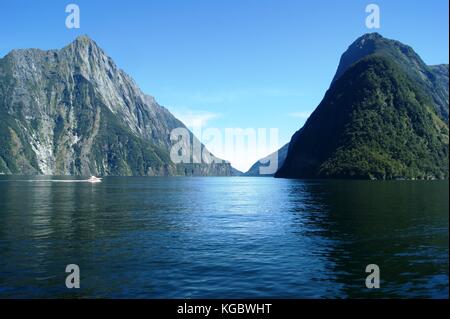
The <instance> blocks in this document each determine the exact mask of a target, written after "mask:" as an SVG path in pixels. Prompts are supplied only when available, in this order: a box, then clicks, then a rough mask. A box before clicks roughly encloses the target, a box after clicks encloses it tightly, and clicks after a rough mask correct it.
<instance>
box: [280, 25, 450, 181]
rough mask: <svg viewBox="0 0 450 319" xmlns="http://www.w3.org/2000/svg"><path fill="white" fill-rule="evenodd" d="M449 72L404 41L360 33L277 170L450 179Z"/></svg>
mask: <svg viewBox="0 0 450 319" xmlns="http://www.w3.org/2000/svg"><path fill="white" fill-rule="evenodd" d="M448 77H449V76H448V65H438V66H426V65H425V63H423V61H422V60H421V59H420V57H419V56H418V55H417V54H416V53H415V52H414V51H413V50H412V49H411V48H410V47H408V46H406V45H403V44H401V43H400V42H398V41H393V40H388V39H385V38H383V37H382V36H381V35H379V34H377V33H373V34H366V35H364V36H362V37H360V38H359V39H357V40H356V41H355V42H354V43H353V44H352V45H351V46H350V47H349V49H348V50H347V51H346V52H345V53H344V54H343V55H342V58H341V62H340V64H339V67H338V70H337V72H336V76H335V77H334V79H333V82H332V83H331V86H330V88H329V90H328V91H327V92H326V94H325V97H324V99H323V100H322V102H321V103H320V104H319V106H318V107H317V109H316V110H315V111H314V112H313V113H312V115H311V116H310V118H309V119H308V120H307V121H306V123H305V125H304V126H303V127H302V128H301V129H300V130H299V131H297V132H296V133H295V134H294V136H293V137H292V139H291V141H290V143H289V149H288V154H287V157H286V160H285V161H284V164H283V165H282V166H281V167H280V169H279V170H278V171H277V173H276V174H275V176H276V177H287V178H358V179H405V178H406V179H446V178H448V175H449V172H448V143H449V137H448Z"/></svg>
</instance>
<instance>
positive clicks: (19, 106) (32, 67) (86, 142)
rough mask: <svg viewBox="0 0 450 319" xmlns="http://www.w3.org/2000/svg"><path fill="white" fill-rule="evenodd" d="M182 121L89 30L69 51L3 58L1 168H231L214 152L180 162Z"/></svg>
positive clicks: (149, 171)
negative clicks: (176, 142) (176, 138)
mask: <svg viewBox="0 0 450 319" xmlns="http://www.w3.org/2000/svg"><path fill="white" fill-rule="evenodd" d="M175 128H184V129H186V127H185V125H184V124H183V123H182V122H180V121H179V120H178V119H176V118H175V117H174V116H173V115H172V114H171V113H170V112H169V111H168V110H167V109H166V108H164V107H162V106H160V105H159V104H158V103H157V102H156V101H155V99H154V98H153V97H151V96H149V95H145V94H144V93H142V91H141V90H140V89H139V88H138V86H137V85H136V83H135V82H134V81H133V79H131V78H130V77H129V76H128V75H127V74H126V73H125V72H123V71H122V70H120V69H119V68H118V67H117V66H116V65H115V63H114V62H113V61H112V59H111V58H110V57H108V56H107V55H106V54H105V52H104V51H103V50H102V49H101V48H100V47H98V45H97V44H96V43H95V42H94V41H93V40H91V39H90V38H89V37H87V36H81V37H78V38H77V39H76V40H75V41H74V42H73V43H71V44H70V45H68V46H66V47H64V48H62V49H61V50H49V51H42V50H38V49H25V50H14V51H12V52H10V53H9V54H7V55H6V56H5V57H4V58H2V59H0V173H5V174H45V175H103V176H108V175H140V176H147V175H230V174H231V172H232V168H231V166H230V164H229V163H225V162H224V163H212V159H216V161H218V160H219V159H217V158H215V157H213V156H212V157H211V158H212V159H210V160H208V161H206V162H203V163H202V162H201V161H200V156H198V155H194V156H193V158H192V163H197V164H178V165H177V164H174V163H173V162H172V161H171V159H170V149H171V147H172V145H173V142H172V141H171V140H170V133H171V131H172V130H173V129H175ZM189 137H190V139H191V143H192V144H193V143H199V142H198V140H197V139H196V138H195V136H193V134H192V133H190V132H189ZM192 144H191V145H192ZM182 145H183V149H185V150H187V147H188V146H189V145H188V144H187V142H186V143H182ZM203 147H204V146H203V145H202V148H203Z"/></svg>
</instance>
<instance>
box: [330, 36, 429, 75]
mask: <svg viewBox="0 0 450 319" xmlns="http://www.w3.org/2000/svg"><path fill="white" fill-rule="evenodd" d="M371 54H378V55H383V56H387V57H389V58H392V59H394V60H396V62H398V63H400V64H403V65H408V68H409V69H411V66H412V65H411V64H413V65H414V66H415V67H416V69H417V70H411V71H418V72H421V73H426V72H427V70H426V69H427V66H426V64H425V63H424V62H423V61H422V59H421V58H420V56H419V55H418V54H417V53H416V52H415V51H414V50H413V49H412V48H411V47H410V46H408V45H406V44H403V43H401V42H400V41H397V40H391V39H388V38H385V37H383V36H382V35H381V34H379V33H377V32H373V33H366V34H364V35H362V36H361V37H359V38H358V39H356V40H355V41H354V42H353V43H352V44H351V45H350V46H349V47H348V49H347V50H346V51H345V52H344V53H343V54H342V56H341V59H340V62H339V66H338V69H337V71H336V75H335V76H334V78H333V82H335V81H336V80H337V79H338V78H339V77H341V76H342V75H343V74H344V72H345V71H346V70H347V69H348V68H349V67H350V66H351V65H352V64H354V63H355V62H357V61H359V60H360V59H362V58H364V57H366V56H368V55H371Z"/></svg>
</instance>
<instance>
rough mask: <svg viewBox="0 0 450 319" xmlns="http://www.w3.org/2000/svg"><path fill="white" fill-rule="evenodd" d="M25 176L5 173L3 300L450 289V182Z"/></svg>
mask: <svg viewBox="0 0 450 319" xmlns="http://www.w3.org/2000/svg"><path fill="white" fill-rule="evenodd" d="M20 179H21V181H20ZM26 179H27V178H24V177H20V178H18V177H5V176H3V177H0V297H3V298H11V297H18V298H23V297H52V298H53V297H117V298H197V297H199V298H238V297H287V298H322V297H327V298H334V297H338V298H346V297H363V298H364V297H369V298H370V297H383V298H385V297H386V298H390V297H404V298H407V297H445V298H447V297H448V289H449V288H448V280H449V278H448V210H449V203H448V181H444V182H440V181H429V182H422V181H415V182H404V181H395V182H394V181H392V182H366V181H298V180H280V179H273V178H244V177H243V178H236V177H234V178H105V179H104V182H103V183H101V184H96V185H91V184H88V183H80V182H79V183H76V182H74V183H72V182H54V181H53V182H52V181H48V179H49V178H48V177H42V178H35V179H34V180H27V181H23V180H26ZM38 180H41V181H38ZM42 180H44V181H42ZM45 180H47V181H45ZM72 263H74V264H78V265H79V266H80V269H81V288H80V289H78V290H76V289H72V290H69V289H67V288H66V287H65V278H66V275H67V274H66V273H65V267H66V265H67V264H72ZM368 264H377V265H378V266H379V267H380V270H381V288H380V289H367V288H366V286H365V277H366V275H367V274H366V273H365V267H366V265H368Z"/></svg>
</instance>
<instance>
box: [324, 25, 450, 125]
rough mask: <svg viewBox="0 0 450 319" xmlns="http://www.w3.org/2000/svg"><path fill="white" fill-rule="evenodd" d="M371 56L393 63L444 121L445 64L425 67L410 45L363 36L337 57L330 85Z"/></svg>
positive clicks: (445, 101) (376, 36)
mask: <svg viewBox="0 0 450 319" xmlns="http://www.w3.org/2000/svg"><path fill="white" fill-rule="evenodd" d="M373 54H376V55H380V56H384V57H386V58H389V59H390V60H393V61H395V62H396V63H397V64H398V65H399V67H400V68H401V69H402V70H403V71H404V72H405V73H407V74H408V76H409V77H410V78H411V80H413V81H414V82H415V83H416V84H417V85H418V86H419V87H420V88H421V89H422V90H423V91H424V92H425V93H426V94H428V95H429V96H430V97H431V98H432V100H433V102H434V107H435V108H436V111H437V113H438V115H439V116H440V117H441V118H442V119H443V120H444V121H445V122H447V121H448V112H449V108H448V105H449V104H448V93H449V92H448V90H449V87H448V71H449V70H448V64H447V65H437V66H427V65H426V64H425V63H424V62H423V61H422V59H421V58H420V56H419V55H418V54H417V53H416V52H414V50H413V49H412V48H411V47H410V46H407V45H405V44H403V43H401V42H399V41H396V40H391V39H386V38H384V37H383V36H381V35H380V34H378V33H376V32H375V33H368V34H365V35H363V36H362V37H360V38H358V39H357V40H356V41H355V42H353V43H352V45H350V47H349V48H348V49H347V51H345V53H344V54H343V55H342V57H341V60H340V62H339V67H338V69H337V71H336V74H335V76H334V79H333V82H332V83H334V82H335V81H336V80H337V79H338V78H340V77H341V76H342V75H343V74H344V72H345V71H346V70H348V69H349V68H350V67H351V66H352V65H353V64H354V63H356V62H358V61H359V60H360V59H362V58H364V57H366V56H369V55H373Z"/></svg>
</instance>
